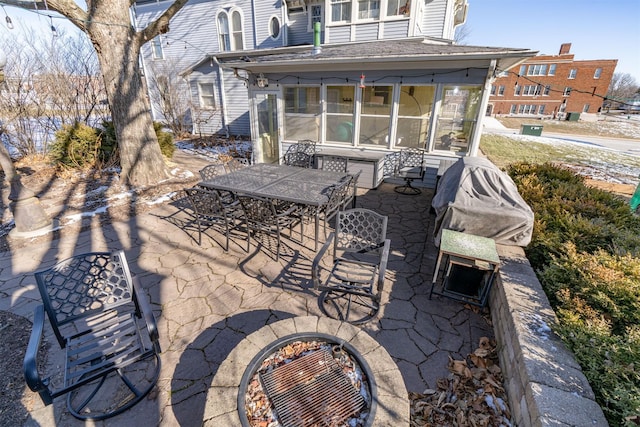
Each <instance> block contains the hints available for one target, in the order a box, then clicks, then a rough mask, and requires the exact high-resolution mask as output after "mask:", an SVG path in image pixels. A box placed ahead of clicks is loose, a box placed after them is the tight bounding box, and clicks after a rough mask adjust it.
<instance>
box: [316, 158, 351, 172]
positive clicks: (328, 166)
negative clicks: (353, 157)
mask: <svg viewBox="0 0 640 427" xmlns="http://www.w3.org/2000/svg"><path fill="white" fill-rule="evenodd" d="M347 162H348V159H347V158H346V157H338V156H324V157H323V158H322V170H325V171H329V172H336V173H346V172H347Z"/></svg>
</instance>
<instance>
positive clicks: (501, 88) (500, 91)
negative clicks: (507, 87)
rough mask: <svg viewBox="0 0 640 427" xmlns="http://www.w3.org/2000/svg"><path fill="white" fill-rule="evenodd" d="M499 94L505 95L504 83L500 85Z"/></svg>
mask: <svg viewBox="0 0 640 427" xmlns="http://www.w3.org/2000/svg"><path fill="white" fill-rule="evenodd" d="M498 96H504V85H500V86H499V87H498Z"/></svg>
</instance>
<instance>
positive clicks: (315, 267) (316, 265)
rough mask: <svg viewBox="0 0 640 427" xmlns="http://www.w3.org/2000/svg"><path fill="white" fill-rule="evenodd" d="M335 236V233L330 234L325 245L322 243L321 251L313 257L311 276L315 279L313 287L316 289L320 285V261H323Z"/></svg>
mask: <svg viewBox="0 0 640 427" xmlns="http://www.w3.org/2000/svg"><path fill="white" fill-rule="evenodd" d="M334 237H335V233H331V234H329V237H328V238H327V241H326V242H324V245H322V247H321V248H320V251H318V253H317V254H316V256H315V258H314V259H313V264H311V278H312V279H313V289H315V290H318V288H319V287H320V262H321V261H322V258H324V255H325V253H326V252H327V250H329V247H330V246H331V242H333V239H334Z"/></svg>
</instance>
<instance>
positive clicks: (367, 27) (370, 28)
mask: <svg viewBox="0 0 640 427" xmlns="http://www.w3.org/2000/svg"><path fill="white" fill-rule="evenodd" d="M379 26H380V24H378V23H377V22H373V23H368V24H358V25H355V26H354V27H353V31H355V32H356V39H355V41H358V42H364V41H370V40H377V39H378V29H379Z"/></svg>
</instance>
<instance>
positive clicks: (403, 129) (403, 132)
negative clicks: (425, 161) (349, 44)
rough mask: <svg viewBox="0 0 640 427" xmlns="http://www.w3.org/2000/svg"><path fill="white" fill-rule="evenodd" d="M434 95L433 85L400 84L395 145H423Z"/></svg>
mask: <svg viewBox="0 0 640 427" xmlns="http://www.w3.org/2000/svg"><path fill="white" fill-rule="evenodd" d="M434 95H435V87H434V86H410V85H403V86H400V105H399V106H398V126H397V131H396V147H399V148H406V147H417V148H424V147H425V141H426V140H427V139H428V136H429V124H430V123H431V112H432V110H433V99H434Z"/></svg>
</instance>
